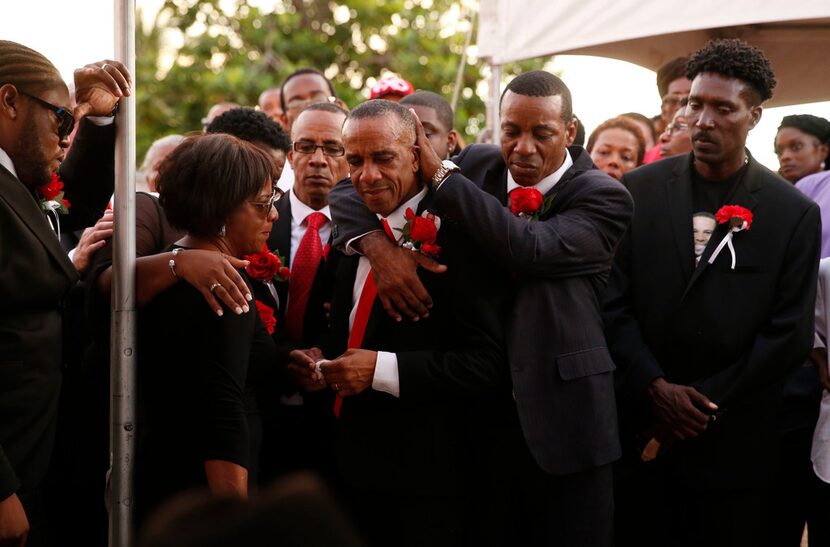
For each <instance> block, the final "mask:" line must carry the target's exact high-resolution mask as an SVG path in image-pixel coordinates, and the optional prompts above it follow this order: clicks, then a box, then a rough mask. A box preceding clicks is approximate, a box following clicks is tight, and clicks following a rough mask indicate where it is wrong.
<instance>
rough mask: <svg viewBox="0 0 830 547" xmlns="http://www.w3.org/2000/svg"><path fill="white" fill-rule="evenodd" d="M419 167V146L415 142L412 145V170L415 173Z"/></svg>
mask: <svg viewBox="0 0 830 547" xmlns="http://www.w3.org/2000/svg"><path fill="white" fill-rule="evenodd" d="M420 168H421V147H420V146H418V145H417V144H413V145H412V172H413V173H417V172H418V170H419V169H420Z"/></svg>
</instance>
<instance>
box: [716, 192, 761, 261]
mask: <svg viewBox="0 0 830 547" xmlns="http://www.w3.org/2000/svg"><path fill="white" fill-rule="evenodd" d="M715 219H716V220H717V221H718V224H726V223H729V231H728V232H727V233H726V235H725V236H724V238H723V239H722V240H721V242H720V243H718V246H717V247H715V250H714V251H713V252H712V255H711V256H710V257H709V264H714V262H715V259H716V258H717V257H718V255H719V254H720V252H721V251H722V250H723V248H724V247H728V248H729V252H730V254H731V255H732V266H731V268H732V269H733V270H734V269H735V263H736V261H737V256H736V255H735V246H734V245H732V238H733V237H735V234H737V233H738V232H742V231H744V230H749V227H750V226H751V225H752V211H750V210H749V209H747V208H746V207H741V206H740V205H724V206H723V207H721V208H720V209H718V212H717V213H715Z"/></svg>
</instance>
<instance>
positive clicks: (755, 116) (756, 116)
mask: <svg viewBox="0 0 830 547" xmlns="http://www.w3.org/2000/svg"><path fill="white" fill-rule="evenodd" d="M763 112H764V107H763V106H761V105H756V106H753V107H752V108H751V109H750V111H749V115H750V116H752V119H751V120H750V122H749V129H755V126H756V125H758V122H760V121H761V114H763Z"/></svg>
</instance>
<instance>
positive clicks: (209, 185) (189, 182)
mask: <svg viewBox="0 0 830 547" xmlns="http://www.w3.org/2000/svg"><path fill="white" fill-rule="evenodd" d="M275 174H276V167H275V165H274V163H273V160H272V159H271V158H270V157H269V156H268V155H267V154H266V153H265V152H263V151H262V150H261V149H259V148H257V147H256V146H254V145H252V144H250V143H247V142H245V141H242V140H239V139H237V138H235V137H232V136H230V135H224V134H216V135H199V136H194V137H189V138H188V139H186V140H185V141H184V142H183V143H182V144H180V145H179V146H178V147H177V148H176V150H174V151H173V152H172V153H171V154H170V155H169V156H168V157H167V159H166V160H165V162H164V163H163V165H162V166H161V168H160V174H159V178H158V188H159V192H160V198H159V199H160V202H161V205H162V207H163V208H164V211H165V214H166V216H167V219H168V220H169V221H170V223H171V224H172V225H173V226H174V227H175V228H177V229H180V230H182V231H184V232H185V234H186V235H185V236H184V237H183V238H182V239H180V240H179V241H177V242H176V244H175V245H174V246H173V248H178V249H181V250H180V251H179V253H187V252H188V249H205V250H213V251H219V252H221V253H224V254H226V255H229V256H233V257H237V258H242V257H243V256H244V255H246V254H251V253H255V252H257V251H259V250H260V249H262V246H263V244H264V243H265V241H266V240H267V239H268V235H269V233H270V231H271V223H272V222H273V221H274V220H276V218H277V212H276V209H275V208H274V200H275V198H276V196H277V193H276V179H275ZM169 275H172V276H175V275H176V272H175V260H171V261H170V272H169ZM224 290H226V289H225V288H224V287H222V286H221V285H220V284H219V283H218V282H217V283H215V284H214V286H212V287H211V291H215V292H216V293H217V294H219V293H220V292H221V291H224ZM249 290H250V289H249ZM246 308H248V309H244V308H236V309H231V310H229V309H225V310H224V313H223V314H222V315H221V316H220V315H217V313H216V312H215V311H214V310H213V309H211V307H210V306H209V305H208V304H207V303H206V301H205V299H204V298H203V297H202V295H201V294H200V293H199V291H198V290H197V289H195V288H193V287H192V286H191V285H189V284H187V283H176V284H174V285H173V286H172V287H170V288H169V289H167V290H166V291H164V292H162V293H160V294H159V295H158V296H157V297H156V298H155V299H154V300H153V301H152V302H151V303H150V304H148V305H147V306H146V307H145V308H143V309H142V310H141V313H140V316H139V347H138V351H139V353H138V357H139V366H138V380H139V411H140V415H139V437H138V441H139V442H138V454H137V460H136V510H137V514H138V516H139V521H140V520H143V516H145V515H146V514H147V513H148V512H149V511H150V510H152V509H153V508H155V507H156V506H157V505H158V504H159V503H161V502H162V501H164V500H165V499H167V498H168V497H170V496H171V495H172V494H174V493H177V492H180V491H182V490H185V489H188V488H191V487H194V486H200V485H201V486H207V487H208V488H209V489H210V490H211V491H212V492H214V493H217V494H230V495H235V496H241V497H245V496H247V493H248V483H249V479H250V480H251V482H253V478H252V477H249V475H252V474H253V472H254V470H255V469H256V461H255V460H256V453H257V446H256V444H257V442H256V441H257V439H258V438H259V435H260V432H259V424H258V423H256V420H254V419H252V416H255V413H254V412H252V408H253V407H254V401H253V397H252V396H251V395H250V390H247V391H246V385H251V379H250V378H249V375H250V373H251V371H254V370H262V369H265V368H268V367H269V366H272V364H273V363H274V362H275V348H274V345H273V342H272V340H271V338H270V336H269V335H268V334H267V333H266V331H265V329H264V327H263V325H262V322H261V320H260V318H259V316H258V315H257V312H256V308H255V307H254V306H250V307H247V306H246Z"/></svg>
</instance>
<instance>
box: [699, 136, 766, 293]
mask: <svg viewBox="0 0 830 547" xmlns="http://www.w3.org/2000/svg"><path fill="white" fill-rule="evenodd" d="M747 156H748V157H749V158H750V163H749V165H748V166H747V169H746V172H745V173H744V174H743V176H742V177H741V179H740V180H739V181H738V184H737V185H736V187H735V191H734V192H733V193H732V195H731V196H730V197H728V198H727V199H726V202H725V203H724V205H740V206H742V207H746V208H747V209H749V210H750V211H752V210H753V209H754V208H755V206H756V205H758V197H757V196H756V192H758V190H759V187H758V185H757V181H758V165H757V164H756V163H755V162H754V161H753V160H752V156H750V155H749V152H748V151H747ZM689 188H690V192H691V184H690V185H689ZM689 218H690V219H691V216H690V217H689ZM690 232H691V230H690ZM727 233H728V229H727V225H726V224H718V225H717V227H716V228H715V231H714V232H713V233H712V237H710V238H709V243H707V244H706V249H704V251H703V254H702V255H701V256H700V263H699V264H698V266H697V268H695V270H694V273H693V274H692V277H691V279H690V280H689V283H688V285H687V286H686V290H685V292H684V293H683V297H684V298H685V297H686V295H687V294H688V293H689V291H690V290H691V288H692V286H693V285H694V284H695V282H697V280H698V279H700V277H701V276H702V275H703V272H704V271H706V270H707V268H708V267H709V258H710V257H711V256H712V253H713V252H714V251H715V248H716V247H717V246H718V244H720V242H721V240H723V238H724V237H725V236H726V234H727Z"/></svg>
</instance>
